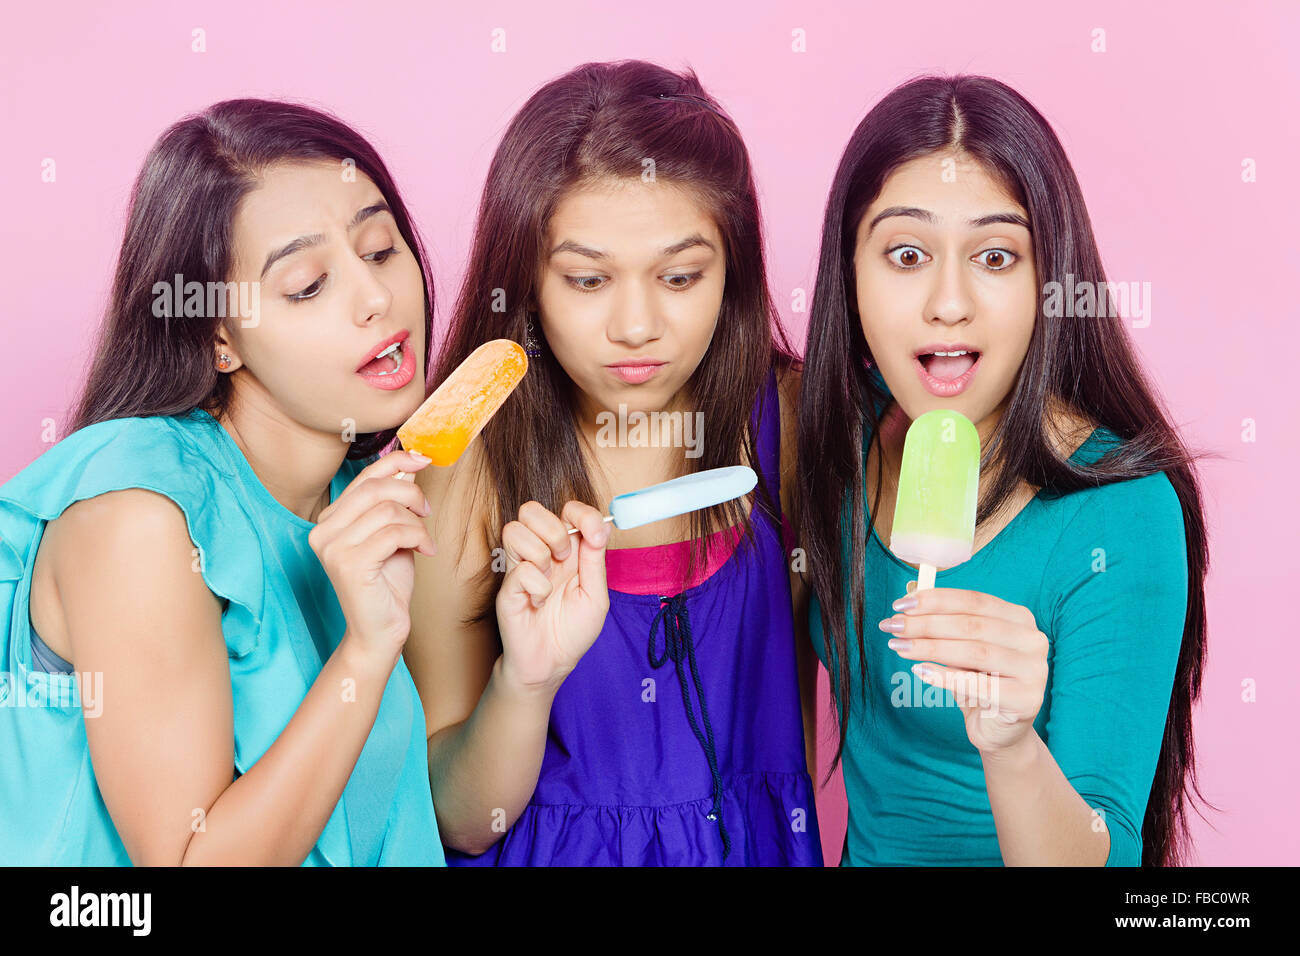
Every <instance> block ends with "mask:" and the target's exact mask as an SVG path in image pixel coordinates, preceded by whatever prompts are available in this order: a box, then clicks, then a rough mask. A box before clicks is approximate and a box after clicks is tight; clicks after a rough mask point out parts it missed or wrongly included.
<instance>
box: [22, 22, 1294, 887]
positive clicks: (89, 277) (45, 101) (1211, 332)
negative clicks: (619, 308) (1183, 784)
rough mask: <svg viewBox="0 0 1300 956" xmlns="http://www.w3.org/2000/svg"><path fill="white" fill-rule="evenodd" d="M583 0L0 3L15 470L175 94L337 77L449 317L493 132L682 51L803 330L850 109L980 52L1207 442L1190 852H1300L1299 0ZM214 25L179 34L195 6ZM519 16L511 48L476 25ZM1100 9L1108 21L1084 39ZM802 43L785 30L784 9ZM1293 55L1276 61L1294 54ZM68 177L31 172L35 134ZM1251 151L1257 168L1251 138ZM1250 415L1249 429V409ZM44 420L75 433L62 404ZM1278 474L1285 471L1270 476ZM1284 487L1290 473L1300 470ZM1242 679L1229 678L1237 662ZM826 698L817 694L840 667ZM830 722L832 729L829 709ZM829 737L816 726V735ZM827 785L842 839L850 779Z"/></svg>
mask: <svg viewBox="0 0 1300 956" xmlns="http://www.w3.org/2000/svg"><path fill="white" fill-rule="evenodd" d="M618 6H619V5H616V4H611V3H597V2H588V3H580V2H574V0H547V2H546V3H537V2H535V0H528V2H514V3H487V2H478V3H470V4H457V5H455V6H452V5H449V4H416V3H393V4H386V5H381V6H379V7H373V8H367V7H366V6H365V5H359V4H356V3H336V2H313V3H310V4H295V5H293V6H291V7H287V8H285V9H280V8H279V7H278V6H277V5H275V4H272V3H268V2H265V0H259V2H256V3H250V2H243V0H222V2H209V3H171V2H166V3H165V2H152V3H142V4H136V5H134V6H133V7H131V8H127V7H126V6H125V5H119V4H99V3H96V4H93V5H92V4H89V3H87V4H84V5H82V4H66V3H58V2H42V3H35V4H23V5H17V6H11V7H10V8H9V9H8V10H7V11H6V16H5V20H6V23H5V27H4V29H3V30H0V104H2V108H3V121H4V122H3V129H4V134H5V135H4V148H3V149H0V183H3V195H4V211H3V219H4V226H3V233H2V236H3V237H2V239H0V243H2V247H0V262H2V263H3V277H4V298H5V307H6V317H5V319H4V329H5V333H4V335H5V339H4V348H3V350H0V398H2V400H3V404H2V406H0V407H2V408H3V415H2V416H0V423H2V427H3V439H4V440H3V442H2V443H0V480H5V479H7V478H8V477H10V476H11V475H13V474H14V473H15V472H17V471H18V470H19V469H21V468H22V467H23V466H25V465H26V464H27V463H28V462H30V461H31V460H32V459H33V458H35V457H36V456H37V455H39V454H40V453H41V452H42V451H43V450H44V449H45V448H46V447H47V445H46V444H45V443H44V442H43V441H42V428H43V426H42V420H43V419H45V418H47V417H49V418H54V419H55V420H57V421H59V422H62V420H63V418H64V416H65V414H66V412H67V409H68V406H69V404H70V402H71V401H72V399H73V397H74V395H75V394H76V391H77V388H78V385H79V384H80V381H81V377H82V369H83V367H84V363H85V361H86V358H87V353H88V348H89V344H90V341H91V337H92V332H93V331H94V329H95V328H96V326H97V323H98V320H99V318H100V316H101V315H102V310H103V306H104V302H105V300H106V295H107V291H108V287H109V282H110V279H111V276H112V270H113V265H114V258H115V255H116V251H117V246H118V243H119V242H120V239H121V233H122V226H123V221H124V214H125V207H126V200H127V196H128V192H129V189H130V186H131V182H132V180H133V178H134V176H135V174H136V172H137V170H138V168H139V165H140V163H141V161H142V159H143V158H144V155H145V153H146V152H147V150H148V148H149V146H150V145H151V144H152V143H153V141H154V139H155V138H156V137H157V136H158V135H159V133H161V131H162V130H163V129H164V128H165V127H166V126H167V125H169V124H170V123H172V122H173V121H175V120H176V119H178V118H180V117H181V116H183V115H185V114H187V113H189V112H193V111H197V110H200V109H202V108H203V107H205V106H207V105H208V104H210V103H212V102H215V101H217V100H220V99H226V98H230V97H236V96H261V97H272V98H274V97H282V98H290V99H296V100H300V101H306V102H309V103H313V104H316V105H320V106H324V107H326V108H329V109H331V110H333V111H334V112H336V113H338V114H339V115H340V116H341V117H342V118H343V119H345V120H346V121H349V122H350V123H352V124H353V125H355V126H356V127H357V128H359V129H360V130H362V131H363V132H364V133H365V134H367V135H368V136H369V137H370V138H371V140H372V142H373V143H374V144H375V146H376V147H377V148H378V150H379V151H380V153H381V154H382V155H383V156H384V157H385V159H386V161H387V162H388V164H389V166H390V168H391V169H392V171H393V173H394V175H395V176H396V178H397V182H398V184H399V186H400V188H401V189H402V191H403V193H404V195H405V197H406V200H407V203H408V205H409V207H410V209H411V211H412V213H413V215H414V216H415V219H416V222H417V224H418V226H419V228H420V229H421V230H422V232H423V234H424V236H425V237H426V239H427V240H428V241H429V243H430V250H431V254H432V265H433V268H434V270H435V276H436V282H437V290H438V301H439V319H440V320H445V317H446V308H447V306H448V305H449V304H450V302H451V298H452V294H453V290H454V289H455V287H456V285H457V284H458V282H459V279H460V273H461V270H462V268H463V265H464V258H465V253H466V244H467V241H468V237H469V235H470V231H471V227H472V223H473V215H474V208H475V204H476V201H477V195H478V191H479V189H480V188H481V185H482V181H483V176H484V174H485V172H486V169H487V164H488V161H489V159H490V157H491V154H492V150H493V149H494V148H495V146H496V143H497V141H498V139H499V137H500V134H501V132H502V130H503V128H504V126H505V124H506V123H507V122H508V120H509V118H510V117H511V115H512V114H513V113H514V111H515V110H516V109H517V108H518V107H519V106H520V105H521V104H522V103H523V101H524V100H525V99H526V98H527V97H528V95H529V94H531V93H532V91H533V90H534V89H536V88H537V87H538V86H539V85H540V84H542V83H543V82H545V81H546V80H548V79H550V78H552V77H554V76H556V75H558V74H560V73H562V72H564V71H566V70H568V69H570V68H571V67H573V66H575V65H577V64H578V63H581V62H584V61H588V60H606V59H618V58H623V57H638V58H643V59H650V60H655V61H657V62H660V63H663V64H664V65H667V66H673V67H681V66H685V65H690V66H693V67H694V68H695V69H696V70H697V72H698V73H699V75H700V77H701V79H702V81H703V82H704V84H705V86H706V87H707V88H709V89H710V90H711V91H712V92H713V94H714V95H716V96H717V97H718V98H719V99H720V100H721V101H722V103H723V104H724V105H725V106H726V107H727V109H728V110H729V111H730V112H731V113H732V115H733V116H734V117H735V119H736V121H737V123H738V124H739V126H740V129H741V131H742V132H743V133H744V135H745V138H746V141H747V143H748V146H749V149H750V151H751V154H752V156H753V158H754V162H755V165H756V169H757V176H758V181H759V186H760V190H761V198H762V201H763V204H764V214H765V217H766V224H767V236H768V242H769V246H770V263H771V282H772V287H773V290H774V293H775V295H776V298H777V301H778V303H779V304H780V306H781V309H782V312H783V315H784V318H785V320H786V322H787V323H788V325H789V328H790V330H791V332H792V334H793V335H794V337H795V339H796V340H797V341H798V342H799V343H800V347H802V340H803V332H804V327H805V323H806V318H807V317H806V315H804V314H802V313H800V314H795V313H792V312H791V310H790V302H791V296H792V292H793V290H795V289H797V288H801V289H804V290H809V291H811V288H812V284H813V279H814V272H815V267H816V257H817V247H818V238H819V228H820V223H821V216H822V210H823V204H824V202H825V198H826V193H827V190H828V187H829V184H830V178H831V175H832V172H833V170H834V166H835V163H836V161H837V160H838V158H839V155H840V151H841V149H842V148H843V145H844V143H845V141H846V140H847V138H848V136H849V134H850V132H851V131H852V129H853V127H854V126H855V125H856V124H857V122H858V121H859V119H861V117H862V116H863V115H864V114H865V112H866V111H867V110H868V109H869V108H870V107H871V106H872V105H873V104H874V103H875V102H876V101H877V100H878V99H879V98H880V97H881V96H883V95H884V94H885V93H886V92H887V91H888V90H890V89H891V88H893V87H894V86H896V85H897V84H899V83H901V82H903V81H904V80H906V79H908V78H910V77H912V76H914V75H918V74H920V73H924V72H931V71H936V70H937V71H943V72H975V73H987V74H989V75H992V76H995V77H997V78H999V79H1002V80H1004V81H1006V82H1008V83H1010V84H1011V85H1012V86H1014V87H1015V88H1017V89H1018V90H1019V91H1020V92H1021V93H1023V94H1024V95H1025V96H1026V97H1028V98H1029V99H1030V100H1031V101H1032V102H1033V103H1034V104H1035V105H1036V106H1037V107H1038V108H1039V109H1040V110H1041V111H1042V112H1043V114H1044V115H1045V116H1047V118H1048V119H1049V120H1050V121H1051V122H1052V123H1053V125H1054V126H1055V128H1056V131H1057V134H1058V135H1059V136H1060V138H1061V140H1062V142H1063V143H1064V145H1065V148H1066V151H1067V152H1068V154H1069V156H1070V158H1071V160H1072V161H1073V163H1074V167H1075V170H1076V171H1077V173H1078V176H1079V179H1080V180H1081V182H1082V184H1083V190H1084V195H1085V197H1086V198H1087V201H1088V206H1089V210H1090V212H1091V215H1092V220H1093V223H1094V225H1095V228H1096V232H1097V235H1098V240H1099V242H1100V245H1101V249H1102V252H1103V255H1104V258H1105V262H1106V266H1107V269H1108V271H1109V273H1110V278H1111V279H1112V280H1116V281H1119V280H1124V281H1136V282H1143V281H1146V282H1150V283H1151V285H1152V306H1153V308H1152V321H1151V325H1150V327H1149V328H1145V329H1136V330H1134V331H1133V333H1132V334H1133V337H1134V339H1135V341H1136V343H1137V345H1138V348H1139V349H1140V352H1141V355H1142V357H1143V358H1144V360H1145V362H1146V364H1147V367H1148V369H1149V370H1150V372H1151V374H1152V376H1153V378H1154V380H1155V381H1156V383H1157V385H1158V387H1159V388H1160V389H1161V391H1162V392H1163V394H1164V395H1165V397H1166V398H1167V400H1168V402H1169V405H1170V407H1171V408H1172V410H1173V415H1174V418H1175V421H1176V422H1177V423H1178V424H1179V425H1180V426H1181V427H1182V428H1183V429H1184V434H1185V436H1186V437H1187V439H1188V440H1189V441H1190V442H1191V443H1192V444H1193V445H1195V446H1197V447H1199V448H1202V449H1205V450H1207V451H1210V452H1213V453H1216V454H1217V455H1218V456H1220V457H1219V458H1217V459H1216V460H1213V461H1210V462H1207V463H1206V464H1205V467H1204V472H1203V474H1204V480H1205V502H1206V507H1207V516H1208V520H1209V524H1210V532H1211V547H1212V568H1211V574H1210V578H1209V584H1208V602H1209V613H1210V632H1209V634H1210V637H1209V640H1210V661H1209V666H1208V670H1207V672H1206V675H1205V683H1204V694H1203V699H1202V702H1201V705H1200V708H1199V710H1198V713H1197V730H1196V736H1197V740H1198V743H1199V749H1200V766H1201V780H1202V790H1203V792H1204V793H1205V795H1206V796H1207V797H1208V799H1209V800H1210V801H1211V802H1212V803H1214V804H1216V805H1218V806H1220V807H1222V808H1223V809H1224V811H1225V812H1224V813H1221V814H1211V819H1212V822H1213V827H1211V826H1209V825H1206V824H1204V823H1201V822H1199V821H1197V823H1196V825H1195V831H1194V832H1195V838H1196V844H1197V855H1198V857H1199V862H1201V863H1203V864H1272V865H1276V864H1296V863H1300V835H1298V834H1297V827H1296V825H1295V822H1294V821H1295V807H1296V792H1297V782H1298V780H1300V762H1298V761H1297V759H1296V757H1297V747H1296V743H1295V732H1294V729H1293V727H1292V724H1293V721H1294V716H1295V712H1294V711H1292V710H1289V709H1288V707H1289V706H1290V705H1288V704H1286V701H1287V700H1288V699H1291V700H1293V699H1294V694H1295V691H1294V689H1293V690H1291V691H1284V690H1283V684H1286V683H1289V682H1290V681H1292V680H1294V679H1295V676H1296V674H1297V672H1298V668H1297V664H1300V655H1298V654H1297V652H1296V649H1295V647H1296V637H1297V632H1298V631H1300V628H1297V626H1296V623H1295V622H1296V614H1295V611H1294V606H1295V605H1294V584H1293V581H1292V578H1293V576H1294V571H1295V568H1296V562H1295V561H1293V560H1289V559H1288V558H1287V555H1288V554H1289V553H1292V552H1293V549H1294V548H1295V542H1296V541H1297V539H1298V538H1300V526H1298V525H1300V522H1297V517H1296V508H1295V507H1294V505H1289V506H1287V507H1279V506H1278V505H1279V502H1280V499H1281V496H1283V495H1292V496H1294V494H1295V492H1296V487H1295V484H1294V482H1281V481H1279V480H1278V479H1279V477H1280V476H1283V475H1285V474H1286V471H1285V469H1287V468H1294V467H1295V466H1296V465H1297V463H1300V462H1298V456H1297V448H1300V428H1298V427H1297V420H1296V419H1297V415H1296V412H1297V402H1296V399H1295V397H1294V396H1295V392H1294V381H1293V380H1290V374H1289V368H1290V365H1291V361H1292V357H1291V356H1289V355H1288V354H1287V353H1288V352H1289V351H1290V350H1291V349H1293V348H1294V347H1295V345H1296V339H1295V338H1294V336H1292V335H1289V334H1288V333H1290V332H1291V331H1292V329H1293V323H1294V322H1295V321H1296V319H1297V317H1298V313H1297V304H1296V303H1297V297H1296V295H1295V293H1294V291H1292V292H1288V291H1287V288H1286V287H1285V286H1284V285H1283V282H1282V280H1283V278H1285V277H1287V276H1291V277H1294V275H1295V271H1296V260H1295V253H1296V250H1297V243H1296V241H1295V231H1294V230H1295V215H1296V212H1297V210H1300V203H1298V202H1297V199H1298V198H1300V186H1298V185H1297V183H1298V180H1300V176H1298V174H1297V172H1296V157H1297V156H1300V136H1298V135H1297V129H1296V122H1295V110H1296V107H1297V103H1298V102H1300V97H1298V96H1297V94H1298V93H1300V90H1298V89H1297V87H1298V86H1300V83H1298V82H1297V68H1296V66H1295V60H1294V45H1295V42H1296V38H1297V35H1298V34H1297V26H1298V25H1300V23H1298V21H1300V17H1298V16H1297V9H1298V7H1297V5H1295V4H1293V3H1289V2H1277V3H1264V2H1246V3H1232V4H1222V5H1219V4H1214V5H1211V4H1194V3H1190V4H1189V3H1179V4H1173V3H1161V4H1151V5H1150V6H1152V7H1154V8H1155V9H1152V10H1147V9H1140V10H1134V9H1133V8H1132V7H1133V5H1131V4H1129V3H1112V2H1105V3H1087V4H1059V3H1053V4H1042V3H1021V2H1008V0H1003V2H1000V3H995V4H977V5H970V4H966V3H962V4H957V3H948V4H935V3H927V4H921V5H916V4H892V3H891V4H876V5H872V7H871V8H870V9H869V8H868V6H867V5H866V4H858V3H852V4H849V3H844V4H827V3H819V2H807V0H797V2H785V3H773V2H744V3H736V4H729V5H722V4H708V3H701V2H699V0H692V2H688V3H680V2H657V3H654V4H650V5H633V6H629V7H626V8H625V10H626V12H623V11H621V10H619V9H616V8H617V7H618ZM196 27H201V28H203V29H204V30H206V33H207V52H205V53H201V54H198V53H193V52H191V49H190V45H191V30H192V29H193V28H196ZM497 27H501V28H504V30H505V32H506V52H505V53H493V52H491V48H490V42H491V31H492V30H493V29H494V28H497ZM1097 27H1100V28H1103V29H1104V30H1105V31H1106V46H1107V49H1106V52H1104V53H1094V52H1092V51H1091V50H1090V45H1091V42H1092V30H1093V29H1094V28H1097ZM795 28H801V29H803V30H804V31H806V35H807V52H805V53H793V52H791V35H792V30H794V29H795ZM1288 64H1289V65H1288ZM47 157H50V158H53V159H55V161H56V162H57V181H56V182H55V183H52V184H50V183H43V182H42V181H41V176H40V174H41V163H42V160H43V159H45V158H47ZM1247 157H1249V158H1252V159H1254V160H1255V162H1256V164H1257V176H1258V181H1257V182H1254V183H1245V182H1243V181H1242V179H1241V167H1242V161H1243V159H1245V158H1247ZM1247 418H1250V419H1253V420H1254V421H1255V423H1256V429H1257V440H1256V441H1255V442H1253V443H1249V442H1244V441H1243V440H1242V428H1243V419H1247ZM58 437H62V435H59V436H58ZM1270 475H1272V476H1273V478H1269V476H1270ZM1288 500H1290V499H1288ZM1247 680H1253V681H1255V682H1256V684H1257V689H1256V693H1257V700H1256V702H1254V703H1246V702H1243V700H1242V686H1243V682H1244V681H1247ZM822 703H823V713H825V708H824V705H825V699H824V698H823V701H822ZM823 731H824V732H823V734H822V737H823V740H825V741H828V742H829V740H830V737H829V734H830V724H829V722H828V723H827V724H826V726H825V727H824V728H823ZM822 749H823V752H824V751H825V750H826V749H827V748H825V747H823V748H822ZM819 811H820V816H821V825H822V830H823V839H824V844H825V848H826V859H827V862H828V863H834V862H836V861H837V860H838V859H839V850H840V845H841V841H842V838H843V832H844V799H843V791H842V788H841V787H840V785H839V781H838V778H836V779H835V781H834V782H833V783H832V785H831V786H830V787H829V788H828V789H827V790H826V791H824V792H823V794H822V796H821V799H820V801H819Z"/></svg>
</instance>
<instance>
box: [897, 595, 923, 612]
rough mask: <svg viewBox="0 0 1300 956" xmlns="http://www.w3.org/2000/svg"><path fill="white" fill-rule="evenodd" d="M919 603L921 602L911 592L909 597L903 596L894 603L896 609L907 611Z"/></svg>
mask: <svg viewBox="0 0 1300 956" xmlns="http://www.w3.org/2000/svg"><path fill="white" fill-rule="evenodd" d="M918 603H919V602H918V601H917V599H916V598H915V597H913V596H912V595H911V594H909V595H908V596H907V597H901V598H899V599H898V600H897V601H895V602H894V604H893V608H894V610H895V611H907V610H910V609H911V608H914V607H916V605H917V604H918Z"/></svg>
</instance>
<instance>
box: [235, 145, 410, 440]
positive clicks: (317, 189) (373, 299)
mask: <svg viewBox="0 0 1300 956" xmlns="http://www.w3.org/2000/svg"><path fill="white" fill-rule="evenodd" d="M232 280H233V281H236V282H249V283H258V286H257V288H258V292H259V296H258V300H259V305H260V313H259V315H258V316H257V320H256V323H255V324H253V323H251V322H249V320H248V319H236V318H229V319H227V320H226V321H225V323H224V325H223V329H222V331H223V333H224V334H225V337H226V342H228V343H229V347H225V348H222V349H221V351H224V352H225V353H226V354H227V355H231V356H232V358H233V359H234V360H235V362H234V365H233V366H232V367H233V368H237V369H239V373H238V374H237V375H236V377H235V382H234V387H235V389H236V398H237V400H250V401H254V402H257V403H259V404H261V405H263V406H265V407H270V408H271V409H273V413H279V414H282V415H284V416H285V417H287V418H288V419H290V420H292V421H294V422H297V423H300V424H302V425H306V426H307V427H309V428H314V429H316V430H318V431H322V432H329V433H333V434H340V433H342V432H346V431H348V430H349V427H350V429H351V431H353V432H355V433H356V434H361V433H366V432H375V431H381V430H383V429H386V428H392V427H395V426H397V425H400V424H401V423H402V422H403V421H405V420H406V419H407V418H408V417H410V415H411V414H412V413H413V412H414V411H415V409H416V408H418V407H419V405H420V403H421V402H422V401H423V399H424V376H425V369H424V305H425V303H424V287H423V284H422V282H421V273H420V265H419V262H418V261H417V260H416V257H415V254H414V252H413V251H412V250H411V249H410V248H408V246H407V245H406V243H405V242H404V241H403V239H402V235H401V232H400V231H399V230H398V228H397V223H396V221H395V220H394V219H393V215H392V213H391V212H389V211H388V207H387V205H386V204H385V203H384V200H383V196H382V195H381V193H380V192H379V188H378V187H377V186H376V185H375V184H374V182H373V181H372V180H370V179H369V177H367V176H366V175H365V174H364V173H360V172H356V173H355V180H354V181H346V180H345V179H344V177H343V175H342V171H341V167H340V166H339V165H334V164H298V163H295V164H284V165H278V166H275V167H272V168H271V169H269V170H267V171H266V172H265V174H264V175H263V176H262V177H261V182H260V185H259V186H258V187H257V188H255V189H254V190H252V191H251V192H249V193H248V194H247V195H246V196H245V197H244V199H243V201H242V202H241V203H240V205H239V209H238V212H237V213H236V216H235V221H234V260H233V266H232ZM245 323H249V324H248V325H247V327H245ZM393 343H398V347H397V349H396V350H395V351H393V352H391V353H390V354H389V355H387V356H386V357H384V358H379V359H375V356H376V354H377V353H379V352H381V351H384V350H386V349H387V348H388V346H390V345H392V344H393ZM372 359H375V360H374V361H371V360H372Z"/></svg>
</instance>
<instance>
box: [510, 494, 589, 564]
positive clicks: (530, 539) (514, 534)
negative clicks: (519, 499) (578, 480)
mask: <svg viewBox="0 0 1300 956" xmlns="http://www.w3.org/2000/svg"><path fill="white" fill-rule="evenodd" d="M566 532H567V529H566V528H565V527H564V523H563V522H562V521H561V520H560V519H559V518H557V517H556V516H555V515H554V514H552V513H551V512H550V511H547V510H546V509H545V508H544V507H542V505H541V504H539V503H538V502H536V501H528V502H525V503H524V505H523V506H522V507H521V508H520V509H519V518H518V519H517V520H515V521H511V522H510V523H509V524H507V525H506V526H505V527H504V528H502V529H501V547H502V548H504V549H505V555H506V571H507V573H508V572H509V571H510V570H511V569H513V568H514V567H515V565H517V564H519V563H520V562H523V561H531V562H532V563H533V564H535V565H536V566H537V567H538V569H539V570H541V571H542V572H543V573H545V574H546V575H548V576H549V575H550V573H551V561H552V560H554V561H556V562H563V561H565V560H567V559H568V557H569V555H570V554H572V553H573V541H572V539H571V538H570V537H569V535H568V534H567V533H566Z"/></svg>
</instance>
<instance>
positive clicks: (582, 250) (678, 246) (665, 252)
mask: <svg viewBox="0 0 1300 956" xmlns="http://www.w3.org/2000/svg"><path fill="white" fill-rule="evenodd" d="M695 246H705V247H707V248H709V249H712V250H713V251H714V252H717V251H718V247H717V246H715V245H714V244H713V243H711V242H709V240H707V239H705V238H704V237H703V236H701V235H700V234H699V233H698V232H697V233H695V234H694V235H690V236H687V237H686V238H685V239H683V240H681V241H680V242H674V243H673V244H672V245H671V246H665V247H664V248H663V249H662V250H661V251H660V253H659V255H660V257H661V258H665V259H666V258H667V257H668V256H675V255H677V253H679V252H684V251H685V250H687V249H691V248H693V247H695ZM561 252H572V253H576V254H577V255H580V256H585V257H586V258H588V259H596V260H599V261H602V262H603V261H605V260H607V259H609V255H608V253H605V252H602V251H601V250H599V249H593V248H591V247H590V246H584V245H582V244H581V243H578V242H574V241H573V240H572V239H565V240H564V241H563V242H562V243H560V244H559V245H558V246H556V247H555V248H554V249H552V250H551V252H550V256H556V255H559V254H560V253H561ZM550 256H548V258H550Z"/></svg>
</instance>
